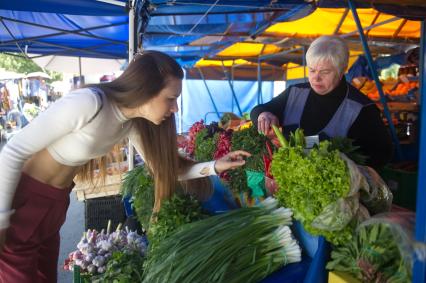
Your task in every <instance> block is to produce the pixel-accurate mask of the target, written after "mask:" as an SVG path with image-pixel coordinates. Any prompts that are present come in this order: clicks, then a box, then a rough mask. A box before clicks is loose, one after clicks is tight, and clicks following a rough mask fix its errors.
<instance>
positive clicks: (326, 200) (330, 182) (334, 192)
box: [271, 126, 356, 245]
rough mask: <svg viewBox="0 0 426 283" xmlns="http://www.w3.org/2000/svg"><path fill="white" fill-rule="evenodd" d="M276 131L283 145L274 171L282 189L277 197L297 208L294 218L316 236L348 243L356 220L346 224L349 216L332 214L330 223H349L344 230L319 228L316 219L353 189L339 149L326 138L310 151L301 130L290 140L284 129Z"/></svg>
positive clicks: (281, 202)
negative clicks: (314, 223)
mask: <svg viewBox="0 0 426 283" xmlns="http://www.w3.org/2000/svg"><path fill="white" fill-rule="evenodd" d="M274 131H275V133H276V135H277V137H278V140H279V141H280V144H281V147H280V148H279V149H278V151H277V152H276V153H275V154H274V156H273V160H272V166H271V169H272V170H271V171H272V175H273V176H274V178H275V181H276V182H277V184H278V185H279V189H278V191H277V192H276V194H275V196H276V197H277V199H278V201H279V202H280V204H281V205H283V206H285V207H289V208H291V209H292V210H293V211H294V218H295V219H297V220H299V221H300V222H301V223H302V224H303V227H304V228H305V229H306V230H307V231H308V232H309V233H311V234H313V235H323V236H325V237H326V239H327V240H328V241H330V242H331V243H333V244H336V245H337V244H340V243H344V242H346V241H347V240H349V239H350V238H351V235H352V231H353V230H354V228H355V226H356V222H355V221H351V222H350V223H349V225H346V223H347V222H345V221H347V215H342V214H340V213H330V214H328V215H327V219H326V220H327V222H328V223H345V225H346V226H345V227H344V228H343V229H338V230H336V229H318V228H316V227H314V226H312V223H313V221H314V220H315V219H316V218H317V217H318V216H319V215H321V213H323V211H324V209H325V208H326V207H328V206H329V205H331V204H333V203H336V201H337V200H338V199H341V198H344V197H346V196H347V195H348V193H349V191H350V174H349V172H348V169H347V167H346V164H345V161H344V160H343V159H342V158H341V156H340V152H339V151H338V150H331V149H330V143H329V142H328V141H323V142H321V143H320V144H319V146H318V147H314V148H313V149H312V150H310V151H308V152H307V151H306V150H305V148H304V136H303V132H302V130H300V129H298V130H297V131H296V132H295V133H294V134H293V135H292V137H291V138H290V143H289V142H288V141H287V140H286V139H285V138H284V136H283V135H282V134H281V132H280V130H279V129H278V128H276V127H275V126H274Z"/></svg>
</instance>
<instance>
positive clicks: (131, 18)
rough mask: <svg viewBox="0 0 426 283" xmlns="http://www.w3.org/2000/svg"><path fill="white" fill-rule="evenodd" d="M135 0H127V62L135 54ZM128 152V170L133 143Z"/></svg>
mask: <svg viewBox="0 0 426 283" xmlns="http://www.w3.org/2000/svg"><path fill="white" fill-rule="evenodd" d="M134 4H135V1H134V0H130V1H129V63H130V62H132V60H133V55H134V54H135V5H134ZM128 148H129V154H128V156H127V161H128V164H129V171H130V170H132V169H133V168H134V167H135V164H134V161H133V160H134V156H135V150H134V147H133V144H132V143H131V142H130V139H129V142H128Z"/></svg>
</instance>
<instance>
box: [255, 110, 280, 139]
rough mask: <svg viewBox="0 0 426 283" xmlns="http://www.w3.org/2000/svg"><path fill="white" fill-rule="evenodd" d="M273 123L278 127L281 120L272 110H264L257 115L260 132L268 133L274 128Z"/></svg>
mask: <svg viewBox="0 0 426 283" xmlns="http://www.w3.org/2000/svg"><path fill="white" fill-rule="evenodd" d="M272 125H276V126H277V127H278V125H279V121H278V118H277V116H275V115H274V114H272V113H271V112H262V113H260V115H259V116H258V117H257V129H258V131H259V132H261V133H263V134H265V135H267V134H268V133H269V131H270V129H271V128H272Z"/></svg>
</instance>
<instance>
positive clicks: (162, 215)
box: [148, 194, 209, 252]
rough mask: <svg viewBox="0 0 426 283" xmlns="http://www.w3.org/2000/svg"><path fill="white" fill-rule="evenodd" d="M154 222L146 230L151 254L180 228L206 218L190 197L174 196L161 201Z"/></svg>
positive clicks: (196, 202) (199, 205)
mask: <svg viewBox="0 0 426 283" xmlns="http://www.w3.org/2000/svg"><path fill="white" fill-rule="evenodd" d="M153 216H154V219H155V221H154V222H153V223H151V225H150V228H149V230H148V239H149V243H150V245H149V250H150V252H152V251H153V250H154V249H155V248H156V247H157V246H158V245H159V244H160V243H161V242H162V241H163V240H164V239H165V238H167V237H168V235H170V234H171V233H172V232H174V231H175V230H176V229H177V228H179V227H180V226H182V225H184V224H187V223H192V222H194V221H198V220H201V219H205V218H207V217H208V216H209V215H208V214H207V213H206V212H204V211H203V209H202V207H201V204H200V202H199V201H197V200H196V199H195V198H194V197H193V196H191V195H184V194H174V195H173V196H172V198H171V199H169V200H165V201H163V203H162V204H161V208H160V211H159V212H158V213H155V214H154V215H153Z"/></svg>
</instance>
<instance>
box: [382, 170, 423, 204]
mask: <svg viewBox="0 0 426 283" xmlns="http://www.w3.org/2000/svg"><path fill="white" fill-rule="evenodd" d="M379 173H380V175H381V176H382V178H383V180H384V181H385V182H386V183H387V184H388V186H389V188H390V190H391V191H392V193H393V203H394V204H396V205H399V206H401V207H404V208H407V209H410V210H412V211H416V194H417V171H405V170H402V169H394V168H391V167H385V168H384V169H383V170H381V172H379Z"/></svg>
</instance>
